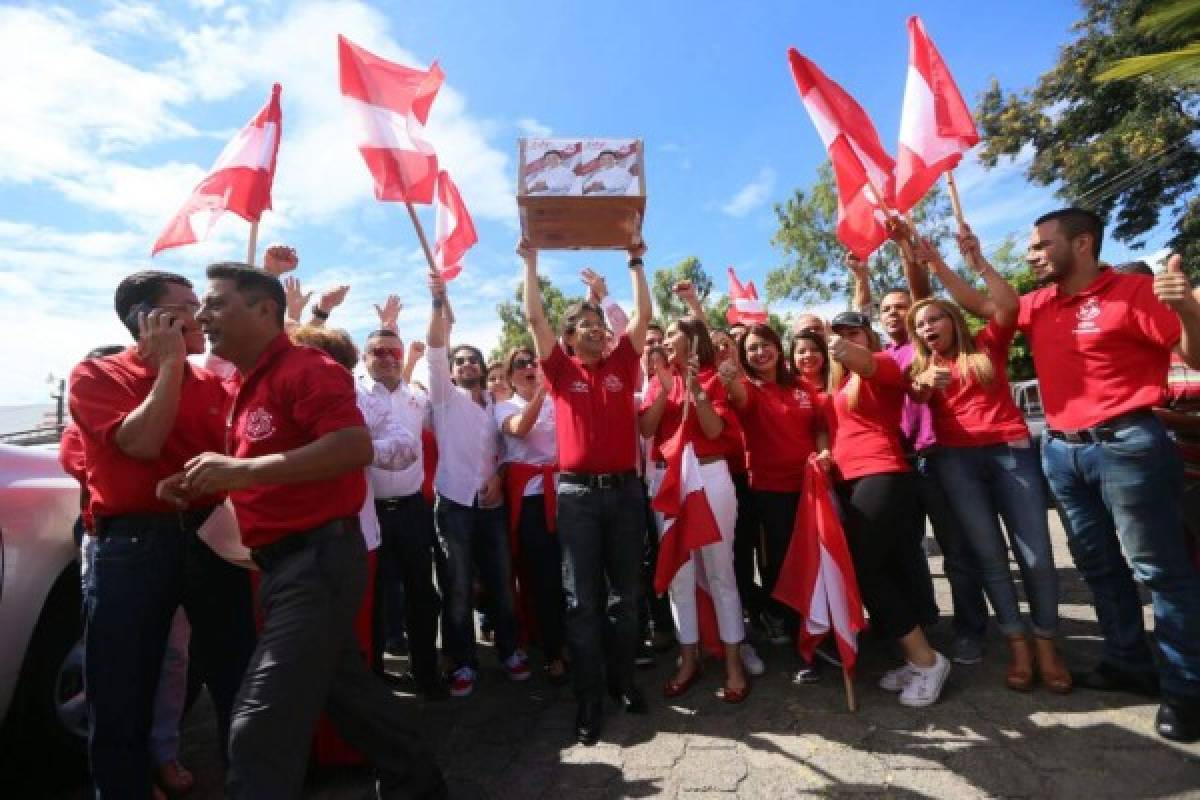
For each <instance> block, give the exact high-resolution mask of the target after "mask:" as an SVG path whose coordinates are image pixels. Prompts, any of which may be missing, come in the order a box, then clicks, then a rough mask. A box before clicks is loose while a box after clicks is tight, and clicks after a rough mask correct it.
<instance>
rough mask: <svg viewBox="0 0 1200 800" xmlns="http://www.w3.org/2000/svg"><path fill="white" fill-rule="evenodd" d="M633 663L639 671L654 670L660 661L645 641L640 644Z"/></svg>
mask: <svg viewBox="0 0 1200 800" xmlns="http://www.w3.org/2000/svg"><path fill="white" fill-rule="evenodd" d="M633 663H634V665H635V666H636V667H637V668H638V669H654V667H655V665H656V664H657V663H658V659H657V658H656V657H655V655H654V649H653V648H651V647H650V645H648V644H646V642H644V641H643V642H639V643H638V646H637V652H636V653H635V654H634V656H633Z"/></svg>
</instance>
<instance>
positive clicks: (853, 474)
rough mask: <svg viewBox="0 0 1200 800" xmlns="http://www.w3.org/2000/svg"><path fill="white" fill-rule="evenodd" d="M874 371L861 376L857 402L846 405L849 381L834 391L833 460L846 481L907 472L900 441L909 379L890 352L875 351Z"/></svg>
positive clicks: (907, 468) (908, 468) (906, 462)
mask: <svg viewBox="0 0 1200 800" xmlns="http://www.w3.org/2000/svg"><path fill="white" fill-rule="evenodd" d="M874 358H875V374H874V375H872V376H871V377H870V378H861V379H860V382H861V385H860V386H859V389H858V405H857V406H856V407H855V409H854V410H853V411H851V410H850V408H849V407H848V406H847V397H846V384H847V383H849V380H846V381H844V382H843V383H842V386H841V388H839V389H838V390H837V392H835V393H834V396H833V407H834V411H835V413H836V414H837V436H836V438H835V439H834V441H833V460H834V461H835V462H836V463H837V466H838V470H839V471H840V472H841V473H842V478H843V479H844V480H853V479H854V478H861V477H862V476H864V475H879V474H882V473H887V472H908V471H909V470H910V469H911V467H909V466H908V461H907V460H906V459H905V458H904V445H902V444H901V443H900V412H901V410H902V409H903V407H904V387H905V385H906V384H907V383H908V378H907V376H906V375H905V374H904V372H903V370H901V369H900V366H899V365H898V364H897V363H896V361H895V360H894V359H893V358H892V357H891V356H890V355H888V354H887V353H875V354H874Z"/></svg>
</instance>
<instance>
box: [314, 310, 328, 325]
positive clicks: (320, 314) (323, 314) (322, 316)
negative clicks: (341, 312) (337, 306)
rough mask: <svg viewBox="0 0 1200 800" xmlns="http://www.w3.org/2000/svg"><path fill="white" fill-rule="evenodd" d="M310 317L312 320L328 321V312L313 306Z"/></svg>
mask: <svg viewBox="0 0 1200 800" xmlns="http://www.w3.org/2000/svg"><path fill="white" fill-rule="evenodd" d="M312 315H313V318H314V319H319V320H321V321H322V322H324V321H325V320H327V319H329V312H328V311H325V310H324V309H322V308H318V307H317V306H313V310H312Z"/></svg>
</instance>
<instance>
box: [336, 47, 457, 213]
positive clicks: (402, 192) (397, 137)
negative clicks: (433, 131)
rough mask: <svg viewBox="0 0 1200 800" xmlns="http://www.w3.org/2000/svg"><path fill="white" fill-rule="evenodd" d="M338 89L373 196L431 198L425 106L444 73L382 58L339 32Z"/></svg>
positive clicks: (433, 158) (432, 161) (432, 159)
mask: <svg viewBox="0 0 1200 800" xmlns="http://www.w3.org/2000/svg"><path fill="white" fill-rule="evenodd" d="M338 68H339V71H340V81H341V89H342V94H343V95H344V96H345V97H346V100H347V102H348V103H350V105H351V106H353V113H354V117H355V120H356V121H357V122H358V124H359V127H360V131H359V140H358V151H359V152H360V153H362V157H363V161H365V162H366V164H367V169H368V170H369V171H370V173H371V175H372V177H373V178H374V179H375V198H376V199H377V200H384V201H396V202H409V203H432V202H433V190H434V184H435V183H436V181H437V174H438V164H437V154H436V153H434V150H433V146H432V145H431V144H429V142H427V141H425V122H426V121H427V120H428V119H429V108H430V106H432V105H433V100H434V98H435V97H436V96H437V92H438V89H440V88H441V86H442V81H443V79H444V77H445V76H444V75H443V74H442V70H441V68H439V67H438V65H437V64H436V63H435V64H433V65H432V66H431V67H430V68H429V69H428V71H426V70H419V69H412V68H411V67H404V66H401V65H399V64H395V63H392V62H391V61H385V60H384V59H382V58H380V57H379V56H376V55H374V54H372V53H369V52H367V51H366V50H363V49H362V48H361V47H358V46H357V45H355V44H353V43H352V42H351V41H350V40H349V39H347V38H346V37H345V36H341V35H339V36H338Z"/></svg>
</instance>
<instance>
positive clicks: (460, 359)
mask: <svg viewBox="0 0 1200 800" xmlns="http://www.w3.org/2000/svg"><path fill="white" fill-rule="evenodd" d="M478 363H480V362H479V357H478V356H455V357H454V366H456V367H465V366H466V365H467V364H478Z"/></svg>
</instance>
